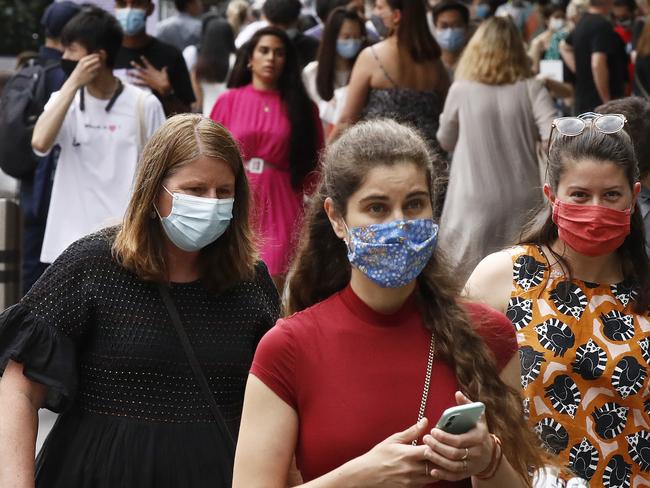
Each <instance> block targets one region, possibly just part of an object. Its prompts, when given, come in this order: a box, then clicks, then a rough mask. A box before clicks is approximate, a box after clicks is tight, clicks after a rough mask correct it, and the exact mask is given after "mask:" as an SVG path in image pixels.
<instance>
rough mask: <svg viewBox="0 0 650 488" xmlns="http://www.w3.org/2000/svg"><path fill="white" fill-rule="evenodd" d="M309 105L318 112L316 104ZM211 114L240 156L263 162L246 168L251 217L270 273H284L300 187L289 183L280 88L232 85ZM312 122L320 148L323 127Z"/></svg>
mask: <svg viewBox="0 0 650 488" xmlns="http://www.w3.org/2000/svg"><path fill="white" fill-rule="evenodd" d="M312 105H313V104H312ZM312 109H313V112H314V116H315V117H318V110H317V109H316V107H315V106H313V107H312ZM210 118H211V119H212V120H214V121H216V122H219V123H220V124H222V125H223V126H225V127H226V128H227V129H228V130H229V131H230V132H231V133H232V135H233V137H234V138H235V139H236V140H237V141H238V142H239V145H240V148H241V151H242V156H243V158H244V161H249V160H250V159H251V158H260V159H263V160H264V162H265V163H264V167H263V171H262V172H261V173H252V172H250V171H247V175H248V180H249V183H250V185H251V191H252V194H253V211H252V222H253V227H254V229H255V230H256V231H257V234H258V236H259V238H260V240H261V248H262V249H261V250H262V259H263V260H264V262H265V263H266V265H267V267H268V268H269V272H270V273H271V276H277V275H282V274H285V273H286V272H287V269H288V266H289V263H290V261H291V258H292V257H293V251H294V247H295V246H294V245H295V242H296V237H297V234H298V232H299V226H300V223H301V221H302V216H303V192H302V191H296V190H294V188H293V187H292V186H291V174H290V172H289V145H290V140H291V124H290V122H289V117H288V115H287V111H286V108H285V105H284V103H283V102H282V99H281V97H280V92H278V91H267V90H258V89H255V88H254V87H253V85H247V86H244V87H241V88H234V89H232V90H229V91H227V92H225V93H224V94H222V95H221V96H220V97H219V98H218V99H217V102H216V103H215V105H214V108H213V109H212V113H211V114H210ZM316 127H317V130H318V141H317V148H319V149H320V148H321V147H322V145H323V134H322V127H321V125H320V123H318V124H316Z"/></svg>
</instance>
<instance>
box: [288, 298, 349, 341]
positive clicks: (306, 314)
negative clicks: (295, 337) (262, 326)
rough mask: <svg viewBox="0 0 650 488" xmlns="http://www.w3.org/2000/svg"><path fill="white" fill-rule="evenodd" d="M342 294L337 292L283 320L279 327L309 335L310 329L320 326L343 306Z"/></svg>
mask: <svg viewBox="0 0 650 488" xmlns="http://www.w3.org/2000/svg"><path fill="white" fill-rule="evenodd" d="M340 294H341V292H336V293H334V294H332V295H331V296H329V297H328V298H326V299H325V300H322V301H320V302H318V303H315V304H313V305H311V306H310V307H307V308H305V309H303V310H299V311H298V312H294V313H293V314H291V315H289V316H287V317H284V318H281V319H280V320H278V325H281V326H282V327H286V328H288V329H292V330H299V331H300V333H307V334H308V333H309V330H310V329H312V328H314V327H318V326H319V322H320V319H321V318H322V317H330V316H331V314H332V312H334V311H335V310H337V309H338V308H339V307H340V306H341V305H342V302H341V298H340Z"/></svg>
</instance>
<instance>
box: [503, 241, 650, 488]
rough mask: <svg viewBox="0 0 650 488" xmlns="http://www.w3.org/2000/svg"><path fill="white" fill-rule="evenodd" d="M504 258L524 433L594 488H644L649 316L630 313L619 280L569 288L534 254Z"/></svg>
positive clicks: (649, 453)
mask: <svg viewBox="0 0 650 488" xmlns="http://www.w3.org/2000/svg"><path fill="white" fill-rule="evenodd" d="M510 253H511V254H512V262H513V274H512V278H513V284H514V291H513V293H512V295H511V297H510V302H509V303H508V308H507V316H508V318H509V319H510V320H511V321H512V323H513V324H514V326H515V328H516V330H517V341H518V343H519V355H520V359H521V375H522V376H521V383H522V387H523V391H524V407H525V411H526V414H527V415H528V418H529V423H530V425H531V426H532V428H533V430H534V431H535V432H536V433H537V435H538V436H539V437H540V439H541V440H542V442H543V443H544V445H545V446H546V447H547V449H548V450H549V451H550V452H551V453H553V454H556V455H558V456H559V458H560V460H561V462H563V463H564V464H565V465H567V466H569V467H570V468H571V469H572V470H573V471H575V473H576V474H577V475H578V476H580V477H582V478H585V479H588V480H590V486H592V487H594V486H603V487H607V488H614V487H616V488H618V487H620V488H623V487H625V488H628V487H630V486H648V482H650V473H648V471H650V416H649V412H650V397H648V377H647V376H648V375H647V371H648V362H649V361H650V339H649V338H648V332H649V331H650V313H647V312H646V313H645V314H637V313H635V312H634V311H633V309H632V308H633V304H634V299H635V294H636V292H635V290H634V289H633V287H631V286H630V284H628V283H626V282H625V281H624V282H621V283H617V284H614V285H599V284H596V283H589V282H585V281H580V280H576V279H574V280H571V281H569V280H568V279H567V277H566V276H565V275H563V274H561V273H559V272H557V271H555V270H551V266H550V265H549V261H548V259H547V257H546V256H545V254H544V253H543V251H542V249H541V248H539V247H538V246H532V245H528V246H520V247H516V248H512V249H510ZM644 482H645V483H644Z"/></svg>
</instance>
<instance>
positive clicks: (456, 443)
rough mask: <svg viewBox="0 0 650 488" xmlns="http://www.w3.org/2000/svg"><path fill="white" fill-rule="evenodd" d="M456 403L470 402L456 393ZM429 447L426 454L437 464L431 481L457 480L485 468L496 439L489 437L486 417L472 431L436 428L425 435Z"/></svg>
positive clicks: (459, 393)
mask: <svg viewBox="0 0 650 488" xmlns="http://www.w3.org/2000/svg"><path fill="white" fill-rule="evenodd" d="M456 403H457V404H458V405H466V404H468V403H471V401H470V400H469V399H468V398H467V397H466V396H465V395H463V394H462V393H461V392H456ZM423 441H424V444H425V445H426V446H427V448H426V450H425V453H424V455H425V456H426V458H427V459H428V460H429V461H431V464H433V465H434V469H433V470H432V471H431V478H430V480H431V481H430V482H431V483H433V482H436V481H439V480H447V481H458V480H462V479H465V478H469V477H470V476H473V475H475V474H478V473H481V472H483V471H485V469H486V468H487V467H488V466H489V464H490V461H491V460H492V453H493V449H494V441H493V440H492V438H491V437H490V432H489V431H488V427H487V424H486V422H485V416H483V417H481V420H479V422H478V423H477V424H476V427H474V428H473V429H472V430H470V431H469V432H467V433H465V434H460V435H454V434H448V433H446V432H443V431H442V430H440V429H433V430H432V431H431V435H426V436H424V439H423Z"/></svg>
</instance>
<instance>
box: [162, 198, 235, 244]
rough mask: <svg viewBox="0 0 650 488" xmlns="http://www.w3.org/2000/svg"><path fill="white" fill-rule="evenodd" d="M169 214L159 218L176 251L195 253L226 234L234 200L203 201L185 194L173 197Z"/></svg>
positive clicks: (205, 199) (207, 199)
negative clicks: (177, 248) (178, 249)
mask: <svg viewBox="0 0 650 488" xmlns="http://www.w3.org/2000/svg"><path fill="white" fill-rule="evenodd" d="M163 189H164V190H165V191H166V192H167V193H169V194H170V195H171V196H172V211H171V212H170V213H169V215H168V216H167V217H161V216H160V213H159V212H158V209H156V213H158V217H160V222H161V223H162V227H163V229H164V230H165V234H167V237H169V240H170V241H172V242H173V243H174V244H175V245H176V246H177V247H179V248H181V249H182V250H184V251H189V252H194V251H199V250H201V249H203V248H204V247H205V246H207V245H209V244H212V243H213V242H214V241H216V240H217V239H218V238H219V237H221V236H222V235H223V233H224V232H226V229H227V228H228V225H230V220H231V219H232V209H233V205H234V203H235V199H234V198H223V199H219V198H203V197H195V196H192V195H185V194H184V193H172V192H170V191H169V190H168V189H167V188H165V187H164V186H163Z"/></svg>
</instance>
